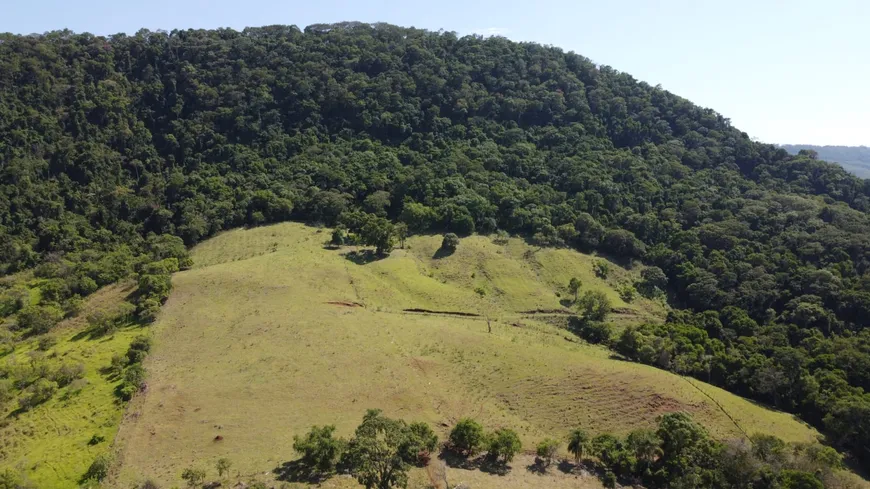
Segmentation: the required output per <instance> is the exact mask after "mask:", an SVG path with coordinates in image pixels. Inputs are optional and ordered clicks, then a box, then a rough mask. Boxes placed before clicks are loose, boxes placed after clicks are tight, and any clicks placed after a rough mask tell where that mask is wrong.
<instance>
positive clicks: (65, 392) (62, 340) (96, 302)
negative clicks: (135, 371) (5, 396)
mask: <svg viewBox="0 0 870 489" xmlns="http://www.w3.org/2000/svg"><path fill="white" fill-rule="evenodd" d="M129 292H130V291H129V290H128V289H126V288H125V287H124V286H120V285H114V286H110V287H106V288H105V289H103V290H101V291H99V292H97V293H96V294H94V295H93V296H91V297H89V298H88V300H87V302H86V304H85V305H84V308H83V311H82V313H81V314H79V315H78V317H77V318H74V319H71V320H67V321H65V322H64V323H61V324H60V325H59V326H58V328H57V331H56V332H54V333H53V334H54V335H56V337H57V340H58V342H57V344H56V345H55V346H54V347H52V348H51V349H49V350H48V351H47V352H46V355H47V356H48V357H52V358H58V359H62V360H66V361H70V362H73V363H78V362H81V363H82V364H84V366H85V377H84V382H82V381H76V382H74V383H73V384H70V385H69V386H67V387H64V388H61V389H59V390H58V392H57V394H55V395H54V397H52V398H51V399H50V400H48V401H47V402H45V403H43V404H40V405H39V406H37V407H35V408H33V409H32V410H30V411H26V412H21V413H18V412H12V410H13V408H16V407H17V406H16V405H14V404H10V405H9V406H8V409H7V410H6V412H0V420H2V424H0V426H2V428H0V471H2V470H5V469H7V468H10V469H13V470H15V471H20V472H22V473H23V475H24V476H25V477H26V478H27V480H29V481H30V482H32V483H33V484H35V487H51V488H73V487H78V482H79V479H80V477H81V476H82V474H84V472H85V471H86V470H87V468H88V466H89V465H90V464H91V462H93V460H94V458H95V457H96V456H97V455H98V454H100V453H104V452H107V451H108V450H109V444H111V443H112V440H113V439H114V437H115V434H116V433H117V430H118V425H119V424H120V421H121V418H122V415H123V412H124V406H123V405H122V404H119V403H118V402H117V398H116V397H115V395H114V390H115V387H116V385H117V382H113V381H110V380H109V379H107V378H106V376H105V375H103V374H102V373H101V369H103V368H104V367H107V366H108V365H109V363H110V361H111V358H112V356H113V355H115V354H122V353H124V352H125V351H126V350H127V348H128V347H129V345H130V342H131V341H132V339H133V338H134V337H136V336H137V335H139V334H142V330H141V328H138V327H129V328H123V329H121V330H119V331H117V332H116V333H115V334H113V335H111V336H108V337H105V338H98V339H90V338H89V337H87V336H86V335H84V334H82V331H83V329H84V328H85V327H86V324H85V322H84V319H83V318H84V317H86V316H87V315H88V314H89V313H90V312H92V311H94V310H97V309H105V308H112V307H114V306H116V305H117V304H119V303H120V302H121V301H122V300H123V298H124V297H125V296H126V295H127V293H129ZM35 343H36V342H35V341H33V342H31V343H29V344H26V345H24V346H23V347H19V348H18V349H17V350H16V351H14V352H13V353H10V354H9V355H6V357H4V358H0V361H4V362H24V361H27V358H28V354H29V353H30V352H32V351H33V350H35V349H36V344H35ZM94 435H98V436H102V437H104V438H105V441H104V442H101V443H97V444H95V445H89V444H88V442H89V441H90V440H91V438H92V437H93V436H94Z"/></svg>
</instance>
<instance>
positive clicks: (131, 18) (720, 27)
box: [0, 0, 870, 145]
mask: <svg viewBox="0 0 870 489" xmlns="http://www.w3.org/2000/svg"><path fill="white" fill-rule="evenodd" d="M4 3H5V5H4V6H3V8H2V13H0V32H4V31H8V32H15V33H24V34H28V33H42V32H45V31H48V30H55V29H62V28H69V29H72V30H73V31H76V32H83V31H86V32H91V33H94V34H101V35H105V34H113V33H117V32H126V33H134V32H136V31H137V30H138V29H139V28H141V27H146V28H148V29H152V30H156V29H166V30H171V29H174V28H214V27H232V28H236V29H241V28H244V27H246V26H262V25H269V24H295V25H297V26H299V27H305V26H306V25H309V24H313V23H320V22H338V21H345V20H359V21H364V22H378V21H380V22H389V23H391V24H398V25H402V26H415V27H421V28H428V29H432V30H437V29H445V30H448V31H456V32H457V33H459V34H467V33H472V32H477V33H482V34H487V33H489V34H500V35H504V36H506V37H508V38H510V39H514V40H518V41H535V42H540V43H542V44H551V45H554V46H559V47H561V48H563V49H565V50H566V51H575V52H577V53H579V54H582V55H584V56H586V57H589V58H591V59H592V60H594V61H595V62H597V63H601V64H607V65H610V66H612V67H614V68H616V69H618V70H621V71H625V72H628V73H631V74H632V75H634V77H635V78H637V79H640V80H644V81H646V82H648V83H650V84H653V85H655V84H659V83H660V84H661V85H662V86H663V87H664V88H666V89H667V90H670V91H672V92H674V93H676V94H679V95H681V96H684V97H686V98H688V99H690V100H692V101H693V102H695V103H697V104H700V105H703V106H706V107H711V108H713V109H715V110H716V111H718V112H720V113H722V114H723V115H725V116H726V117H729V118H731V120H732V122H733V123H734V125H735V126H737V127H738V128H740V129H742V130H744V131H746V132H747V133H749V134H750V136H752V137H756V138H758V139H760V140H762V141H765V142H769V143H809V144H842V145H861V144H863V145H870V0H782V1H777V0H658V1H654V0H646V1H643V0H622V1H618V0H611V1H606V0H591V1H590V0H498V1H495V0H484V1H473V0H461V1H460V0H439V1H430V2H425V3H422V2H414V1H410V0H381V1H368V2H366V1H361V0H313V1H304V2H301V1H293V0H241V1H240V0H149V1H127V0H77V1H70V0H30V1H26V0H8V1H7V2H4Z"/></svg>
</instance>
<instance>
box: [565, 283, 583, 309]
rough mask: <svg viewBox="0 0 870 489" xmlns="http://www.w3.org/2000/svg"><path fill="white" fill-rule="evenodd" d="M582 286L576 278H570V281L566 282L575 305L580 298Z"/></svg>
mask: <svg viewBox="0 0 870 489" xmlns="http://www.w3.org/2000/svg"><path fill="white" fill-rule="evenodd" d="M582 286H583V283H582V282H580V279H579V278H577V277H571V280H570V281H569V282H568V292H570V293H571V295H573V296H574V302H575V303H576V302H577V301H578V300H579V298H580V287H582Z"/></svg>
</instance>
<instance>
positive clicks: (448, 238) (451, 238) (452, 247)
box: [441, 233, 459, 253]
mask: <svg viewBox="0 0 870 489" xmlns="http://www.w3.org/2000/svg"><path fill="white" fill-rule="evenodd" d="M458 246H459V236H457V235H456V234H454V233H447V234H445V235H444V238H443V239H442V240H441V249H442V250H444V251H446V252H448V253H453V252H454V251H456V248H457V247H458Z"/></svg>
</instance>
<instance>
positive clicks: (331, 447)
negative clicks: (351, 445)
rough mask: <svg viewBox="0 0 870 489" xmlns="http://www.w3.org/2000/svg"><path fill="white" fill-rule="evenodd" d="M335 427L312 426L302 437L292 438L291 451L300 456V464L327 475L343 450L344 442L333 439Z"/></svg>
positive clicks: (333, 468) (332, 469) (333, 467)
mask: <svg viewBox="0 0 870 489" xmlns="http://www.w3.org/2000/svg"><path fill="white" fill-rule="evenodd" d="M334 432H335V426H332V425H329V426H312V427H311V430H309V431H308V433H307V434H306V435H305V436H304V437H300V436H298V435H296V436H294V437H293V450H295V451H296V452H297V453H299V454H300V455H302V463H303V464H305V466H307V467H308V468H309V469H310V470H312V471H314V472H317V473H319V474H329V473H332V472H333V471H334V470H335V465H336V463H338V460H339V458H341V454H342V451H343V450H344V445H345V443H344V441H343V440H341V439H340V438H334V437H333V433H334Z"/></svg>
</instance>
